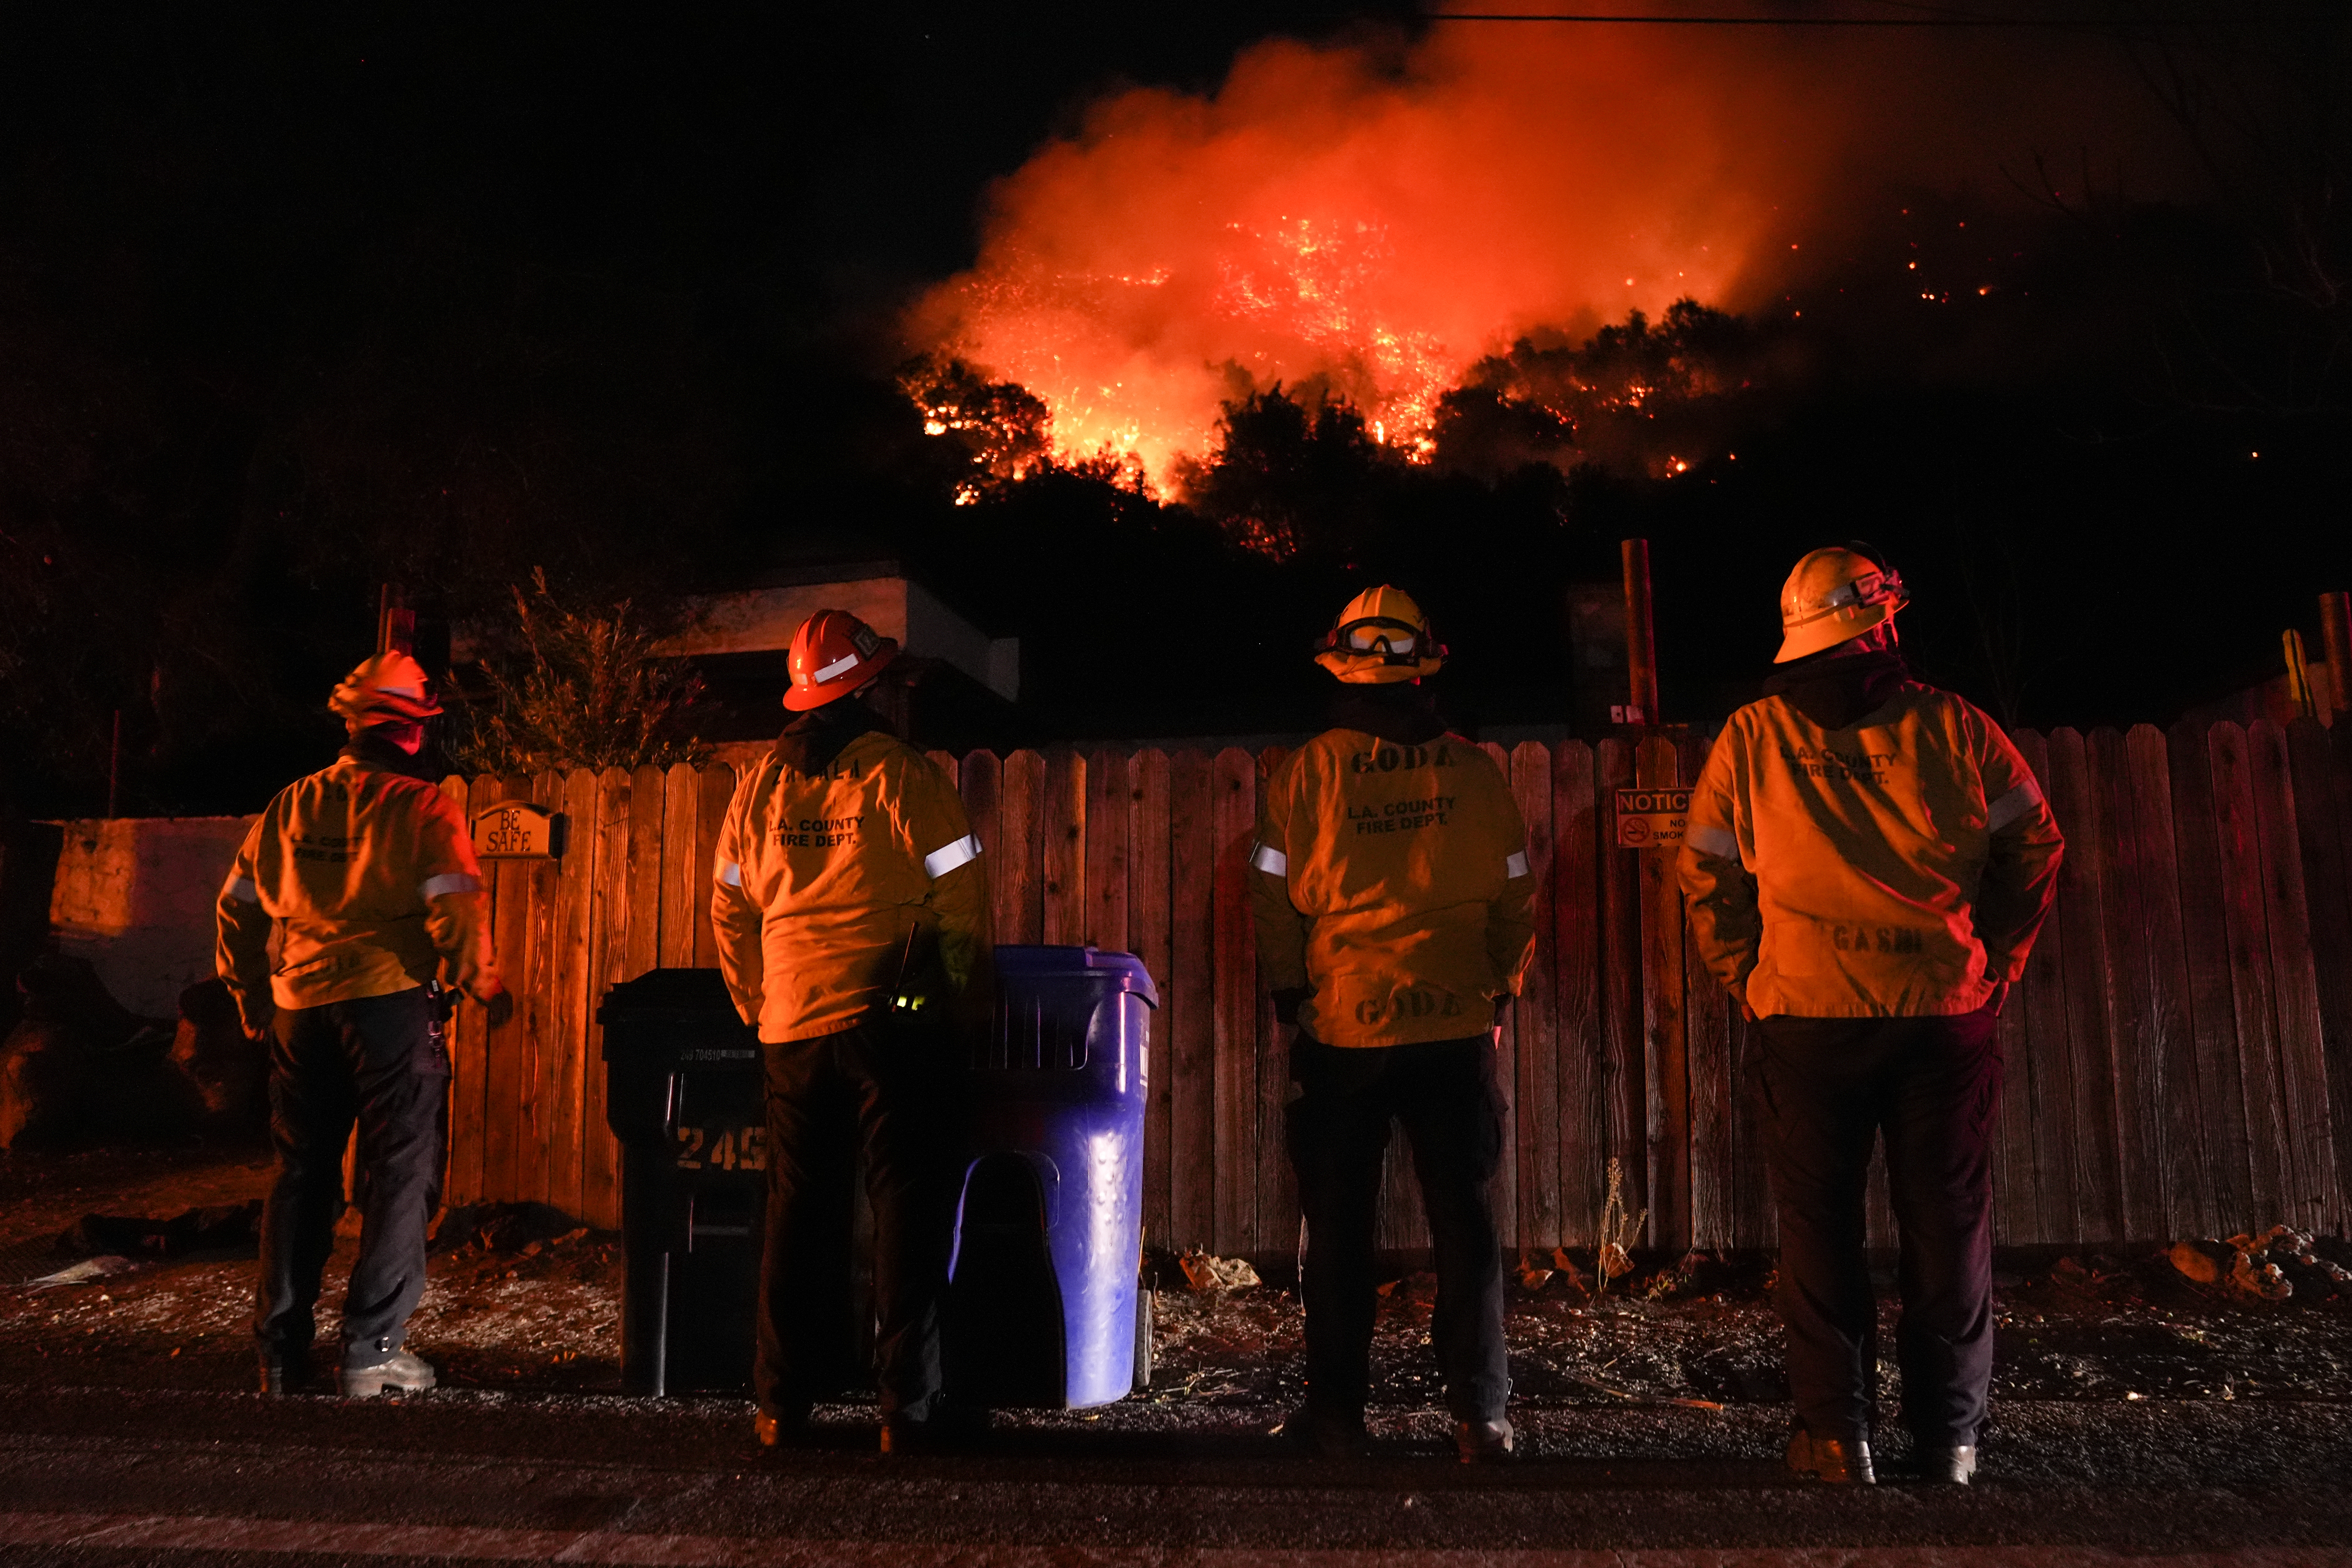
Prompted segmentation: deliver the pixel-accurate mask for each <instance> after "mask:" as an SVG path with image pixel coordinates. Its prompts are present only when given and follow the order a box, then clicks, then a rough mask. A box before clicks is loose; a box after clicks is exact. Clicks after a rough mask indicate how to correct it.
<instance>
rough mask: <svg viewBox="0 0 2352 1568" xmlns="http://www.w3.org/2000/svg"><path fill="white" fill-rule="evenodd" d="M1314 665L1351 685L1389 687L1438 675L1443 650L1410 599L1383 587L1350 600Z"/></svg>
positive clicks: (1326, 636) (1318, 646)
mask: <svg viewBox="0 0 2352 1568" xmlns="http://www.w3.org/2000/svg"><path fill="white" fill-rule="evenodd" d="M1315 662H1316V663H1318V664H1319V665H1321V666H1322V667H1323V668H1326V669H1328V670H1329V671H1330V672H1331V673H1332V674H1333V675H1336V676H1338V677H1339V679H1341V680H1344V681H1346V682H1347V683H1348V684H1349V685H1350V686H1388V685H1391V684H1393V683H1394V682H1397V681H1400V680H1418V679H1421V678H1422V677H1423V676H1424V675H1434V674H1436V673H1437V672H1438V671H1439V670H1440V669H1443V668H1445V647H1444V644H1442V643H1440V642H1439V641H1438V640H1437V638H1436V636H1435V635H1434V633H1433V631H1432V630H1431V628H1430V625H1429V617H1428V616H1424V615H1423V614H1422V613H1421V606H1420V605H1416V604H1414V603H1413V602H1412V595H1410V594H1408V593H1406V592H1405V591H1404V590H1403V589H1402V588H1391V587H1390V586H1389V585H1388V584H1385V583H1384V584H1381V586H1379V587H1377V588H1367V589H1365V590H1364V591H1363V592H1362V593H1360V594H1359V595H1356V596H1355V597H1354V598H1352V599H1350V600H1349V601H1348V607H1347V608H1346V609H1344V610H1341V611H1340V612H1339V619H1338V620H1336V621H1334V622H1332V623H1331V629H1330V630H1329V631H1328V632H1327V633H1325V634H1324V637H1323V640H1322V641H1321V642H1319V643H1318V644H1316V645H1315Z"/></svg>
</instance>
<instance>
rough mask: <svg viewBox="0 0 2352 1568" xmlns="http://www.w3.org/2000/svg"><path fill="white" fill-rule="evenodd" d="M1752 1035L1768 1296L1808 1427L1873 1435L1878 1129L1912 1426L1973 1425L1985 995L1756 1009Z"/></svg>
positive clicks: (1987, 1209)
mask: <svg viewBox="0 0 2352 1568" xmlns="http://www.w3.org/2000/svg"><path fill="white" fill-rule="evenodd" d="M1757 1036H1758V1039H1759V1044H1758V1046H1757V1047H1756V1049H1755V1052H1754V1055H1753V1056H1752V1057H1751V1058H1750V1072H1751V1074H1752V1076H1753V1079H1754V1087H1755V1091H1756V1096H1757V1102H1758V1105H1759V1109H1760V1110H1761V1112H1762V1120H1763V1130H1764V1142H1765V1158H1766V1161H1767V1163H1768V1164H1769V1167H1770V1170H1771V1176H1772V1193H1773V1196H1774V1198H1775V1199H1776V1200H1777V1202H1778V1204H1779V1207H1780V1288H1779V1291H1778V1293H1777V1295H1776V1297H1775V1304H1776V1305H1777V1306H1778V1307H1779V1308H1780V1318H1781V1321H1783V1322H1784V1323H1786V1324H1787V1326H1788V1333H1789V1384H1790V1390H1791V1391H1792V1393H1793V1394H1795V1397H1796V1405H1797V1419H1798V1420H1799V1421H1800V1422H1801V1423H1802V1424H1803V1425H1804V1426H1805V1428H1806V1429H1807V1430H1808V1431H1810V1432H1811V1433H1813V1434H1815V1435H1816V1436H1822V1437H1836V1438H1843V1439H1845V1440H1848V1441H1851V1440H1853V1439H1856V1438H1866V1437H1867V1436H1869V1426H1870V1415H1871V1411H1872V1409H1873V1407H1874V1405H1875V1404H1876V1402H1877V1394H1878V1310H1877V1301H1876V1300H1875V1298H1874V1294H1873V1292H1872V1290H1871V1286H1870V1274H1869V1270H1868V1269H1867V1268H1865V1267H1864V1262H1863V1205H1864V1188H1865V1184H1866V1183H1867V1180H1868V1176H1869V1171H1870V1152H1871V1145H1872V1143H1873V1142H1874V1140H1875V1139H1876V1138H1877V1137H1878V1135H1879V1134H1880V1133H1881V1132H1882V1131H1883V1132H1884V1133H1885V1139H1886V1177H1887V1188H1888V1193H1889V1195H1890V1196H1891V1197H1892V1199H1893V1201H1894V1207H1895V1230H1896V1234H1897V1237H1898V1238H1899V1241H1900V1247H1901V1252H1900V1261H1899V1263H1898V1265H1897V1282H1898V1286H1899V1289H1900V1290H1901V1294H1902V1299H1903V1316H1902V1319H1901V1321H1900V1324H1899V1326H1898V1327H1897V1329H1896V1331H1895V1355H1896V1361H1897V1363H1898V1364H1899V1365H1900V1367H1901V1368H1902V1373H1903V1422H1904V1425H1905V1426H1908V1427H1909V1428H1910V1429H1911V1431H1912V1433H1913V1435H1914V1436H1916V1437H1917V1438H1918V1439H1919V1440H1920V1441H1921V1442H1922V1443H1924V1444H1927V1445H1932V1446H1940V1445H1944V1444H1953V1443H1973V1442H1975V1441H1976V1439H1977V1429H1978V1428H1979V1426H1982V1425H1983V1422H1984V1414H1985V1392H1986V1387H1987V1384H1989V1383H1990V1380H1991V1377H1992V1339H1993V1321H1992V1156H1991V1140H1992V1121H1993V1115H1994V1112H1995V1110H1997V1109H1998V1108H1999V1106H2000V1080H2001V1056H2000V1040H1999V1037H1998V1035H1997V1033H1996V1027H1995V1020H1994V1016H1993V1014H1992V1012H1991V1011H1990V1008H1988V1009H1986V1010H1983V1011H1979V1012H1975V1013H1968V1014H1962V1015H1959V1016H1953V1017H1927V1018H1790V1017H1777V1018H1767V1019H1765V1020H1763V1022H1762V1023H1760V1024H1759V1026H1757Z"/></svg>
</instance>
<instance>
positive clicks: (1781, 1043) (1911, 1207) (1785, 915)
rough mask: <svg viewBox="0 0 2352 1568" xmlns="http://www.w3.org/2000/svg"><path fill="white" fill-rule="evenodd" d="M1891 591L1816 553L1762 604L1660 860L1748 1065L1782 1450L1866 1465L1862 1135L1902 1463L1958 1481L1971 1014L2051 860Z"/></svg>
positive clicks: (2025, 775)
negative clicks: (1759, 676)
mask: <svg viewBox="0 0 2352 1568" xmlns="http://www.w3.org/2000/svg"><path fill="white" fill-rule="evenodd" d="M1905 604H1906V598H1905V595H1904V589H1903V580H1902V578H1901V577H1900V576H1898V575H1897V574H1895V572H1894V571H1893V570H1892V569H1890V568H1889V567H1888V566H1887V565H1886V564H1885V562H1884V561H1883V560H1881V559H1880V558H1879V557H1878V556H1877V555H1876V553H1875V552H1873V551H1871V550H1870V549H1869V548H1868V547H1867V546H1864V545H1848V546H1844V547H1843V548H1838V549H1829V550H1816V551H1814V552H1811V554H1809V555H1807V556H1806V557H1805V558H1804V559H1803V560H1801V561H1800V562H1798V563H1797V566H1796V570H1795V571H1793V572H1791V573H1790V574H1789V581H1788V585H1787V586H1786V587H1785V588H1783V589H1782V590H1781V594H1780V624H1781V627H1782V629H1783V634H1784V635H1783V639H1782V642H1781V645H1780V657H1779V659H1778V661H1777V662H1778V663H1779V664H1780V667H1781V668H1780V673H1778V674H1777V675H1775V676H1774V677H1773V678H1772V679H1769V680H1768V681H1767V682H1766V683H1765V686H1764V690H1765V696H1764V698H1763V700H1760V701H1757V702H1751V703H1749V704H1748V706H1747V707H1745V708H1742V709H1741V710H1738V712H1737V713H1734V714H1733V715H1732V716H1731V719H1730V721H1729V722H1727V724H1726V725H1725V726H1724V729H1723V733H1722V734H1721V735H1720V736H1718V737H1717V740H1716V742H1715V748H1714V751H1713V752H1711V753H1710V754H1709V755H1708V757H1707V761H1706V768H1705V769H1704V771H1702V772H1701V773H1700V775H1699V780H1698V784H1697V785H1696V788H1695V789H1694V790H1693V791H1692V794H1691V803H1690V818H1689V827H1688V831H1687V834H1686V837H1685V839H1684V841H1683V848H1682V856H1681V875H1682V884H1683V890H1684V893H1685V896H1686V898H1687V899H1688V900H1689V904H1690V917H1691V929H1692V931H1693V933H1694V935H1695V936H1696V940H1697V942H1698V946H1699V951H1700V953H1701V955H1702V956H1703V957H1704V958H1705V960H1706V965H1707V968H1708V970H1709V971H1710V972H1711V973H1713V974H1714V975H1715V977H1716V978H1717V980H1718V981H1719V982H1721V983H1722V984H1724V985H1726V986H1727V987H1729V989H1730V991H1731V994H1732V995H1733V997H1734V998H1735V999H1736V1000H1737V1001H1738V1005H1739V1006H1740V1008H1741V1010H1742V1012H1743V1014H1744V1015H1745V1016H1748V1017H1749V1018H1752V1019H1754V1020H1755V1035H1756V1040H1755V1045H1754V1046H1753V1047H1752V1048H1751V1050H1750V1052H1749V1057H1748V1070H1749V1073H1750V1075H1751V1078H1752V1087H1753V1089H1754V1091H1755V1093H1756V1096H1757V1100H1758V1106H1759V1114H1760V1117H1761V1119H1762V1121H1763V1124H1764V1130H1765V1150H1766V1161H1767V1163H1768V1165H1769V1169H1770V1172H1771V1177H1772V1190H1773V1195H1774V1198H1775V1200H1776V1202H1777V1204H1778V1206H1779V1209H1780V1286H1779V1294H1778V1297H1777V1300H1778V1304H1779V1307H1780V1315H1781V1317H1782V1319H1783V1320H1784V1321H1785V1322H1786V1324H1787V1326H1788V1334H1789V1382H1790V1387H1791V1389H1792V1390H1793V1392H1794V1394H1795V1396H1796V1418H1797V1426H1796V1430H1795V1432H1794V1433H1793V1434H1792V1436H1791V1438H1790V1447H1789V1464H1790V1468H1792V1469H1795V1470H1797V1471H1798V1472H1799V1473H1801V1474H1804V1475H1811V1476H1817V1477H1820V1478H1821V1479H1825V1480H1832V1481H1840V1482H1853V1483H1866V1482H1868V1481H1870V1480H1871V1479H1873V1468H1872V1464H1871V1457H1870V1445H1869V1438H1870V1431H1869V1421H1870V1414H1871V1411H1872V1409H1873V1407H1874V1404H1875V1399H1876V1394H1877V1367H1878V1352H1877V1311H1876V1307H1875V1303H1874V1300H1873V1296H1872V1291H1871V1286H1870V1275H1869V1273H1868V1271H1867V1270H1866V1269H1865V1268H1864V1266H1863V1251H1862V1243H1863V1191H1864V1181H1865V1178H1866V1175H1867V1173H1868V1170H1869V1166H1870V1155H1871V1146H1872V1144H1873V1142H1874V1141H1875V1140H1877V1139H1878V1138H1879V1137H1880V1136H1881V1135H1882V1134H1884V1136H1885V1145H1886V1173H1887V1181H1888V1186H1889V1189H1890V1192H1891V1195H1892V1197H1893V1199H1894V1204H1895V1223H1896V1226H1897V1229H1898V1231H1899V1233H1900V1237H1901V1247H1902V1262H1901V1267H1900V1271H1899V1279H1900V1282H1901V1289H1902V1296H1903V1317H1902V1321H1901V1326H1900V1327H1899V1329H1898V1330H1897V1331H1896V1351H1897V1355H1898V1358H1899V1360H1900V1363H1901V1365H1902V1370H1903V1419H1904V1423H1905V1425H1906V1426H1908V1427H1909V1428H1910V1429H1911V1435H1912V1438H1913V1443H1914V1451H1915V1454H1916V1465H1917V1468H1918V1471H1919V1473H1920V1475H1921V1476H1922V1477H1923V1478H1925V1479H1930V1480H1935V1481H1941V1482H1959V1483H1965V1482H1966V1481H1967V1480H1968V1479H1969V1476H1970V1475H1971V1474H1972V1473H1973V1472H1974V1470H1975V1468H1976V1441H1977V1434H1978V1430H1979V1426H1981V1425H1982V1423H1983V1420H1984V1414H1985V1394H1986V1387H1987V1384H1988V1382H1989V1380H1990V1375H1991V1371H1992V1348H1993V1322H1992V1168H1991V1158H1990V1140H1991V1130H1992V1118H1993V1112H1994V1110H1995V1108H1996V1107H1997V1106H1998V1105H1999V1103H2000V1079H2001V1055H2000V1040H1999V1037H1998V1036H1997V1034H1996V1032H1995V1018H1996V1016H1997V1015H1998V1014H1999V1012H2000V1005H2001V1001H2002V998H2003V997H2004V995H2005V994H2006V993H2007V991H2008V989H2009V986H2010V985H2011V983H2012V982H2014V981H2015V980H2016V979H2017V977H2018V976H2019V974H2021V973H2022V972H2023V970H2024V967H2025V958H2026V953H2027V951H2028V950H2029V949H2030V948H2031V947H2032V944H2033V938H2034V933H2035V932H2036V931H2038V930H2039V929H2040V928H2041V925H2042V917H2043V915H2044V914H2046V913H2047V912H2048V910H2049V907H2050V901H2051V900H2052V898H2053V896H2054V894H2055V890H2056V881H2057V875H2058V862H2059V858H2060V856H2061V854H2062V853H2063V844H2062V843H2061V841H2060V838H2059V835H2058V827H2057V824H2056V823H2055V822H2054V821H2053V819H2052V817H2051V815H2050V807H2049V806H2048V805H2047V804H2046V803H2045V802H2044V801H2043V800H2042V790H2041V788H2040V786H2039V785H2038V784H2035V782H2034V778H2033V774H2032V773H2031V772H2030V771H2029V770H2028V769H2027V767H2026V764H2025V761H2024V759H2023V758H2022V757H2021V756H2020V755H2019V754H2018V752H2017V748H2016V747H2015V746H2013V745H2011V743H2010V741H2009V738H2008V737H2007V736H2006V735H2004V734H2002V733H2001V731H2000V726H1999V725H1997V724H1995V723H1994V722H1993V721H1991V720H1990V719H1989V718H1987V717H1986V716H1985V715H1984V714H1983V713H1981V712H1979V711H1978V710H1976V709H1975V708H1973V707H1971V706H1970V705H1969V703H1967V702H1966V701H1963V700H1961V699H1959V698H1958V697H1956V696H1954V695H1952V694H1951V693H1950V692H1948V691H1939V690H1937V689H1935V688H1934V687H1931V686H1927V685H1926V684H1924V683H1922V682H1920V681H1918V680H1916V679H1913V678H1912V677H1911V676H1910V674H1909V672H1908V671H1907V670H1906V668H1905V665H1904V662H1903V658H1902V655H1901V653H1900V651H1899V650H1898V645H1897V639H1896V636H1895V614H1896V612H1897V611H1899V610H1901V609H1902V608H1903V606H1904V605H1905Z"/></svg>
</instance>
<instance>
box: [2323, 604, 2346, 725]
mask: <svg viewBox="0 0 2352 1568" xmlns="http://www.w3.org/2000/svg"><path fill="white" fill-rule="evenodd" d="M2319 651H2320V653H2321V654H2322V655H2323V656H2324V657H2325V658H2326V660H2327V711H2326V712H2325V713H2323V714H2322V715H2320V717H2322V718H2324V719H2326V720H2327V721H2329V722H2330V723H2331V724H2332V723H2334V722H2335V720H2336V715H2337V714H2339V713H2352V594H2342V593H2337V594H2322V595H2319Z"/></svg>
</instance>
